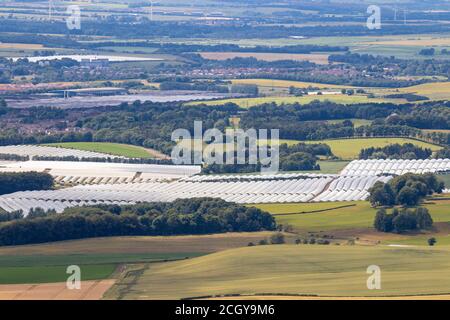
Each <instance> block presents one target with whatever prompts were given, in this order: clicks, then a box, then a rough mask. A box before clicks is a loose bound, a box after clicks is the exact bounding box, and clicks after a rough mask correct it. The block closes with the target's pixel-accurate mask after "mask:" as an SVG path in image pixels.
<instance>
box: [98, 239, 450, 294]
mask: <svg viewBox="0 0 450 320" xmlns="http://www.w3.org/2000/svg"><path fill="white" fill-rule="evenodd" d="M370 265H377V266H379V267H380V268H381V283H382V289H381V290H368V289H367V286H366V282H367V279H368V277H369V275H368V274H367V273H366V270H367V267H368V266H370ZM141 272H142V275H140V276H135V277H133V275H132V274H130V275H129V277H131V278H132V281H131V279H129V277H127V275H125V276H124V277H123V278H122V279H120V280H119V282H117V283H116V285H115V286H113V287H112V289H111V290H110V291H108V292H107V294H106V298H111V299H114V298H119V299H180V298H188V297H199V296H205V295H223V294H241V295H250V294H257V295H258V294H259V295H261V294H262V295H263V294H264V293H266V294H267V293H272V294H276V293H278V294H298V295H323V296H390V295H393V296H399V295H418V294H448V293H449V291H450V289H449V288H450V248H446V247H444V248H439V249H438V248H420V249H419V248H391V247H384V246H375V247H368V246H318V245H314V246H313V245H270V246H256V247H246V248H239V249H232V250H227V251H222V252H218V253H214V254H211V255H207V256H203V257H198V258H194V259H191V260H187V261H178V262H170V263H164V264H153V265H146V266H144V267H143V268H142V269H141ZM411 279H414V281H411Z"/></svg>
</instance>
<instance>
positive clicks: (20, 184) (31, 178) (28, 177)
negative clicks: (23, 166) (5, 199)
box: [0, 172, 53, 195]
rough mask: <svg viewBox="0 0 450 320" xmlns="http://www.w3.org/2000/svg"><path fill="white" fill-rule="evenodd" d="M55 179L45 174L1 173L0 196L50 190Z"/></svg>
mask: <svg viewBox="0 0 450 320" xmlns="http://www.w3.org/2000/svg"><path fill="white" fill-rule="evenodd" d="M52 187H53V177H52V176H51V175H49V174H48V173H44V172H1V173H0V195H2V194H8V193H13V192H17V191H26V190H49V189H51V188H52Z"/></svg>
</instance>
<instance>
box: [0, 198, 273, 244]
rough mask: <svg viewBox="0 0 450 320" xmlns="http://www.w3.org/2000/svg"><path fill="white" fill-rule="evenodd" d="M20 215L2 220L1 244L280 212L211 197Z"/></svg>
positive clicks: (267, 223) (235, 220)
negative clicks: (28, 215) (270, 211)
mask: <svg viewBox="0 0 450 320" xmlns="http://www.w3.org/2000/svg"><path fill="white" fill-rule="evenodd" d="M1 215H2V214H1V213H0V221H2V220H1ZM20 217H21V215H20V213H18V214H16V218H18V219H14V220H11V221H6V222H2V223H0V245H19V244H30V243H42V242H49V241H59V240H69V239H81V238H88V237H107V236H131V235H181V234H208V233H223V232H249V231H261V230H275V228H276V224H275V220H274V218H273V217H272V216H271V215H270V214H269V213H267V212H264V211H261V210H260V209H257V208H253V207H252V208H249V207H245V206H242V205H237V204H234V203H228V202H225V201H223V200H220V199H210V198H199V199H187V200H176V201H174V202H171V203H143V204H137V205H133V206H123V207H120V206H117V205H113V206H107V205H106V206H105V205H101V206H95V207H78V208H69V209H66V210H65V211H64V212H63V213H62V214H56V213H54V212H53V211H50V212H44V211H43V210H36V212H35V213H34V214H33V215H31V216H30V217H27V218H20ZM5 220H6V219H5Z"/></svg>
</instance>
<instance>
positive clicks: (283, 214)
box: [272, 203, 356, 216]
mask: <svg viewBox="0 0 450 320" xmlns="http://www.w3.org/2000/svg"><path fill="white" fill-rule="evenodd" d="M349 207H356V204H354V203H353V204H347V205H342V206H338V207H333V208H328V209H320V210H312V211H301V212H288V213H272V215H273V216H290V215H297V214H308V213H318V212H326V211H332V210H336V209H342V208H349Z"/></svg>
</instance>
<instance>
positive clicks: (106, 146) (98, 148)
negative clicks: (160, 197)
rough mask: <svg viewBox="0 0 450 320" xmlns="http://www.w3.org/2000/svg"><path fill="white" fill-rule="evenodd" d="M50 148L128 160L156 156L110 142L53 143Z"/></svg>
mask: <svg viewBox="0 0 450 320" xmlns="http://www.w3.org/2000/svg"><path fill="white" fill-rule="evenodd" d="M48 146H53V147H61V148H68V149H77V150H85V151H94V152H101V153H107V154H111V155H115V156H123V157H127V158H153V157H154V155H153V154H152V153H151V151H150V150H148V149H145V148H143V147H138V146H133V145H128V144H121V143H110V142H65V143H52V144H48Z"/></svg>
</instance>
